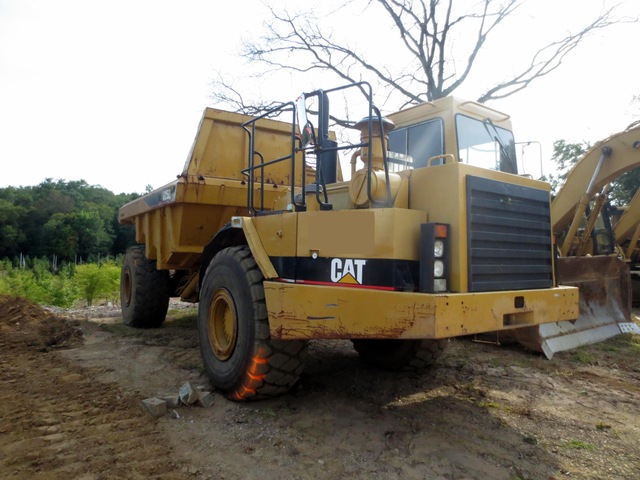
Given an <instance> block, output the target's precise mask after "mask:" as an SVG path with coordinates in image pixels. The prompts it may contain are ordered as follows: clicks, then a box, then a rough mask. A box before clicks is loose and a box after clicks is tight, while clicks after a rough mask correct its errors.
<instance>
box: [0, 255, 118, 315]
mask: <svg viewBox="0 0 640 480" xmlns="http://www.w3.org/2000/svg"><path fill="white" fill-rule="evenodd" d="M119 285H120V262H117V261H114V260H107V261H102V262H100V263H88V264H82V265H75V264H73V263H67V264H64V265H63V266H62V268H59V269H58V270H57V271H53V269H52V265H51V262H50V261H49V260H46V259H36V260H33V261H30V262H29V264H28V265H25V266H24V268H23V267H21V266H17V265H13V264H12V262H11V261H9V260H7V259H5V260H0V295H15V296H18V297H24V298H28V299H29V300H31V301H32V302H35V303H38V304H42V305H55V306H58V307H65V308H69V307H71V306H73V305H74V304H76V303H77V302H79V301H84V302H86V304H87V305H89V306H91V305H92V304H93V303H94V302H95V301H96V300H98V299H101V300H105V301H117V299H118V297H119V295H120V286H119Z"/></svg>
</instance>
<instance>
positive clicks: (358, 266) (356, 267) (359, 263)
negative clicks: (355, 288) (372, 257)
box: [331, 258, 367, 285]
mask: <svg viewBox="0 0 640 480" xmlns="http://www.w3.org/2000/svg"><path fill="white" fill-rule="evenodd" d="M366 264H367V261H366V260H361V259H352V258H346V259H344V260H343V259H341V258H334V259H332V260H331V281H332V282H334V283H348V284H351V285H361V284H362V273H363V271H364V266H365V265H366Z"/></svg>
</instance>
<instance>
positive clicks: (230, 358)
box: [198, 246, 307, 401]
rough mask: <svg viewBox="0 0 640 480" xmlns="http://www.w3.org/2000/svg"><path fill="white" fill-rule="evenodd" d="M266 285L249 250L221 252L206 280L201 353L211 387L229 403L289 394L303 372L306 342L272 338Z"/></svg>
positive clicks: (201, 312) (200, 317) (200, 320)
mask: <svg viewBox="0 0 640 480" xmlns="http://www.w3.org/2000/svg"><path fill="white" fill-rule="evenodd" d="M263 280H264V278H263V276H262V273H261V272H260V269H259V268H258V266H257V265H256V262H255V260H254V259H253V256H252V255H251V251H250V250H249V247H247V246H238V247H230V248H225V249H224V250H221V251H220V252H219V253H218V254H217V255H216V256H215V257H214V258H213V260H212V261H211V263H210V264H209V266H208V267H207V271H206V273H205V275H204V278H203V280H202V287H201V291H200V304H199V306H198V337H199V339H200V352H201V355H202V360H203V363H204V368H205V370H206V372H207V375H208V376H209V379H210V380H211V383H212V384H213V385H214V386H215V387H216V388H218V389H219V390H221V391H222V392H223V393H224V394H225V395H226V396H227V397H228V398H230V399H231V400H236V401H241V400H249V399H262V398H268V397H272V396H276V395H280V394H282V393H285V392H287V391H288V390H289V389H291V388H292V387H293V386H294V385H295V384H296V383H297V381H298V379H299V377H300V374H301V373H302V370H303V369H304V360H305V359H306V354H307V342H305V341H284V340H273V339H271V335H270V332H269V322H268V317H267V308H266V303H265V297H264V288H263V285H262V282H263Z"/></svg>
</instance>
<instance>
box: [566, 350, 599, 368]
mask: <svg viewBox="0 0 640 480" xmlns="http://www.w3.org/2000/svg"><path fill="white" fill-rule="evenodd" d="M571 356H572V358H573V359H574V360H575V361H576V362H578V363H582V364H585V365H593V363H594V359H593V355H592V354H591V353H590V352H589V351H588V350H587V349H586V348H584V347H580V348H576V349H575V350H574V351H573V352H572V355H571Z"/></svg>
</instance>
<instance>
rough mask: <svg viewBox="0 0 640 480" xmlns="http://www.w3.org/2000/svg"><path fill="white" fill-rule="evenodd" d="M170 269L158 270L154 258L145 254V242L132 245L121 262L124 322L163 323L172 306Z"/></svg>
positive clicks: (151, 325)
mask: <svg viewBox="0 0 640 480" xmlns="http://www.w3.org/2000/svg"><path fill="white" fill-rule="evenodd" d="M170 288H171V287H170V280H169V272H168V271H166V270H157V269H156V262H155V260H149V259H148V258H147V257H146V256H145V254H144V246H143V245H136V246H134V247H130V248H129V249H128V250H127V253H126V254H125V256H124V260H123V262H122V273H121V274H120V305H121V308H122V319H123V321H124V323H125V324H126V325H128V326H130V327H135V328H156V327H159V326H160V325H162V322H164V319H165V318H166V316H167V310H168V309H169V296H170V293H171V292H170Z"/></svg>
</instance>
